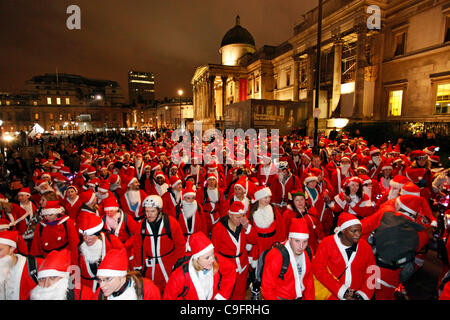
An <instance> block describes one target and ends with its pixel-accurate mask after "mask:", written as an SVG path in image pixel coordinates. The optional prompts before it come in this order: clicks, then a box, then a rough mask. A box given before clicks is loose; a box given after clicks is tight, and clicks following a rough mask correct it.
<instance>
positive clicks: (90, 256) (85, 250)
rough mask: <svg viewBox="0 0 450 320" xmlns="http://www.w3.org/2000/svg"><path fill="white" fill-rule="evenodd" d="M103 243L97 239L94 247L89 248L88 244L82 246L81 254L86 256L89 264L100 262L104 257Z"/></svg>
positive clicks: (84, 243)
mask: <svg viewBox="0 0 450 320" xmlns="http://www.w3.org/2000/svg"><path fill="white" fill-rule="evenodd" d="M102 248H103V242H102V240H100V239H97V240H96V241H95V243H94V244H93V245H92V246H88V245H87V244H86V242H83V243H82V244H81V245H80V251H81V254H82V255H83V256H84V258H85V259H86V261H87V262H88V263H94V262H97V261H98V260H100V258H101V256H102Z"/></svg>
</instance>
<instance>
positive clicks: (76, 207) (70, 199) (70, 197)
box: [60, 185, 83, 221]
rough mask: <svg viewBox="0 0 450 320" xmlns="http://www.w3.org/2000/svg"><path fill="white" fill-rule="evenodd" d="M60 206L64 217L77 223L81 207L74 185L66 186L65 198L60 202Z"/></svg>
mask: <svg viewBox="0 0 450 320" xmlns="http://www.w3.org/2000/svg"><path fill="white" fill-rule="evenodd" d="M60 204H61V206H63V208H64V211H65V212H66V215H68V216H69V217H70V219H72V220H73V221H77V217H78V213H79V212H80V210H81V206H82V205H83V203H82V202H81V198H80V196H79V195H78V188H77V187H76V186H74V185H71V186H68V187H67V189H66V194H65V197H64V199H62V200H61V201H60Z"/></svg>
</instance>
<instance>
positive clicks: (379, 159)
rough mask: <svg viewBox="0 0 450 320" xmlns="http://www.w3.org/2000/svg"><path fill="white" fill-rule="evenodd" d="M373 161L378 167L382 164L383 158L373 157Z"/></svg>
mask: <svg viewBox="0 0 450 320" xmlns="http://www.w3.org/2000/svg"><path fill="white" fill-rule="evenodd" d="M372 161H373V163H375V164H376V165H377V167H378V166H379V165H380V163H381V158H380V157H378V156H377V157H372Z"/></svg>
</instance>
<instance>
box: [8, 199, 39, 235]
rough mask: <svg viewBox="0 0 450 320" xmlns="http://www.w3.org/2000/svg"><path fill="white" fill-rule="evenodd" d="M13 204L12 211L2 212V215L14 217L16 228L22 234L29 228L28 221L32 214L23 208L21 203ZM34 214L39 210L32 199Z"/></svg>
mask: <svg viewBox="0 0 450 320" xmlns="http://www.w3.org/2000/svg"><path fill="white" fill-rule="evenodd" d="M10 204H11V213H10V214H7V213H6V212H4V213H2V216H3V217H5V216H8V217H9V218H11V217H12V218H13V219H14V228H15V229H16V230H17V231H18V232H19V234H20V235H23V234H24V233H25V231H26V230H27V228H28V225H27V221H28V220H29V219H30V218H31V215H29V214H28V213H27V211H26V210H25V209H24V208H22V207H21V206H20V205H18V204H16V203H10ZM30 204H31V210H32V214H34V213H35V212H36V210H37V208H36V206H35V205H34V203H33V202H31V201H30Z"/></svg>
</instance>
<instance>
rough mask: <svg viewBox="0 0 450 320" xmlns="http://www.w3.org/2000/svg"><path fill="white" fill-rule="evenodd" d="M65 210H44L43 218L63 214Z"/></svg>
mask: <svg viewBox="0 0 450 320" xmlns="http://www.w3.org/2000/svg"><path fill="white" fill-rule="evenodd" d="M62 212H63V210H62V209H61V208H54V209H43V210H42V211H41V216H46V215H50V214H58V213H62Z"/></svg>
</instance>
